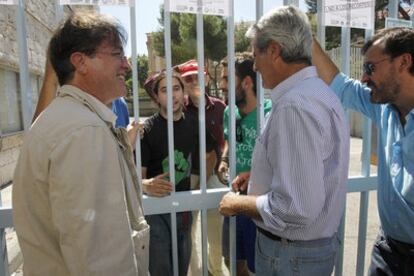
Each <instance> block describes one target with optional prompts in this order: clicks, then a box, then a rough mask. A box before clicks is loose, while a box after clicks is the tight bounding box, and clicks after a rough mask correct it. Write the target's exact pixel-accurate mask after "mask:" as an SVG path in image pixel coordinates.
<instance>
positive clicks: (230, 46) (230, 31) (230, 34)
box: [227, 0, 236, 276]
mask: <svg viewBox="0 0 414 276" xmlns="http://www.w3.org/2000/svg"><path fill="white" fill-rule="evenodd" d="M228 2H229V16H228V18H227V51H228V57H229V60H228V79H229V94H228V97H229V126H230V128H229V129H230V133H229V140H228V141H229V150H230V151H229V159H230V160H229V161H230V162H229V163H230V164H229V179H230V181H229V182H230V183H231V181H232V180H233V179H234V178H235V177H236V117H235V105H236V99H235V89H236V86H235V67H234V62H235V59H234V2H233V0H229V1H228ZM230 183H229V186H230V189H231V184H230ZM229 231H230V233H229V240H230V244H229V246H230V274H231V275H232V276H235V275H236V218H235V217H231V218H230V219H229Z"/></svg>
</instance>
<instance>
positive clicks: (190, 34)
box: [152, 6, 227, 64]
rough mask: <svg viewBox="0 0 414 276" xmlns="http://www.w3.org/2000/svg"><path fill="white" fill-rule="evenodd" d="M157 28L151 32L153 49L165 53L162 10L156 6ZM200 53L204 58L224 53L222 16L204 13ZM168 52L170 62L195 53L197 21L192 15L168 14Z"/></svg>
mask: <svg viewBox="0 0 414 276" xmlns="http://www.w3.org/2000/svg"><path fill="white" fill-rule="evenodd" d="M158 22H159V23H160V29H159V31H158V32H156V33H154V35H153V41H152V42H153V45H154V49H155V51H156V52H157V53H158V54H159V55H160V56H165V50H164V10H163V7H162V6H161V8H160V18H159V19H158ZM203 24H204V56H205V58H206V59H207V58H208V59H212V60H220V59H222V58H223V57H224V56H225V55H226V50H227V39H226V38H227V34H226V21H225V20H224V18H223V17H219V16H212V15H205V16H204V17H203ZM171 42H172V46H171V54H172V63H173V64H178V63H182V62H184V61H186V60H188V59H191V58H195V57H196V56H197V24H196V15H194V14H185V13H183V14H180V13H172V14H171Z"/></svg>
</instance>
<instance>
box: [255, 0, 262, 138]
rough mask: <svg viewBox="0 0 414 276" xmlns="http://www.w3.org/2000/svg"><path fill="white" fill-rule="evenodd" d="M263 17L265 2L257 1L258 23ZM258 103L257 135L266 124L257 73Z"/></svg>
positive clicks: (259, 77)
mask: <svg viewBox="0 0 414 276" xmlns="http://www.w3.org/2000/svg"><path fill="white" fill-rule="evenodd" d="M262 15H263V0H256V22H257V21H259V19H260V17H262ZM256 82H257V85H256V90H257V93H256V101H257V108H256V109H257V134H259V133H261V130H262V126H263V124H264V89H263V87H262V76H261V75H260V73H259V72H256Z"/></svg>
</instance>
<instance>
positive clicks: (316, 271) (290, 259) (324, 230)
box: [220, 7, 349, 275]
mask: <svg viewBox="0 0 414 276" xmlns="http://www.w3.org/2000/svg"><path fill="white" fill-rule="evenodd" d="M247 36H249V37H250V38H252V46H253V53H254V56H255V69H256V70H257V71H258V72H260V73H261V75H262V78H263V87H264V88H267V89H271V90H272V91H271V99H272V110H271V112H270V113H269V115H268V116H267V118H266V123H265V125H264V128H263V131H262V133H261V134H260V135H259V136H258V138H257V141H256V145H255V148H254V152H253V160H252V168H251V175H250V176H249V177H246V176H243V177H241V176H238V177H237V178H236V179H235V180H234V181H233V188H234V189H235V190H236V191H237V190H240V188H244V187H246V183H248V195H247V196H242V195H236V194H234V193H229V194H227V195H226V196H224V197H223V200H222V202H221V203H220V212H221V213H222V214H223V215H227V216H231V215H238V214H244V215H247V216H250V217H252V218H253V219H254V220H255V223H256V225H257V230H258V233H257V238H256V275H292V274H295V273H298V274H300V275H331V273H332V270H333V265H334V260H335V254H336V250H337V247H338V239H337V237H336V232H337V228H338V225H339V221H340V218H341V216H342V214H343V209H344V203H345V195H346V181H347V175H348V159H349V130H348V125H347V121H346V117H345V114H344V111H343V109H342V106H341V103H340V102H339V100H338V98H337V97H336V96H335V95H334V94H332V91H331V89H330V88H329V87H328V86H327V85H326V84H325V83H324V82H323V81H322V80H321V79H320V78H319V77H318V75H317V73H316V69H315V67H313V66H311V48H310V47H309V45H311V43H312V34H311V30H310V26H309V23H308V20H307V17H306V15H305V14H304V13H303V12H301V11H300V10H299V9H297V8H295V7H281V8H278V9H276V10H272V11H270V12H269V13H268V14H266V15H264V16H263V17H262V18H261V19H260V20H259V22H258V23H257V24H255V25H253V26H252V27H251V28H250V29H249V31H248V32H247Z"/></svg>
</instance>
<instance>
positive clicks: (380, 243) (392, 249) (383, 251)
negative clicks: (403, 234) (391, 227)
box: [368, 229, 414, 276]
mask: <svg viewBox="0 0 414 276" xmlns="http://www.w3.org/2000/svg"><path fill="white" fill-rule="evenodd" d="M413 230H414V229H413ZM368 275H370V276H380V275H387V276H388V275H389V276H391V275H395V276H397V275H398V276H413V275H414V245H412V244H407V243H403V242H399V241H396V240H394V239H392V238H390V237H387V236H385V235H384V233H383V232H382V230H381V231H380V233H379V235H378V237H377V240H376V241H375V243H374V247H373V249H372V255H371V265H370V267H369V271H368Z"/></svg>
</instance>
